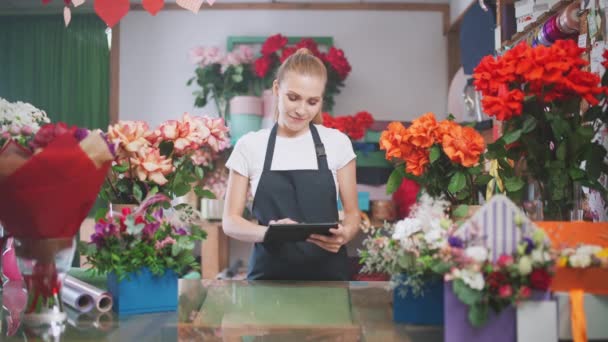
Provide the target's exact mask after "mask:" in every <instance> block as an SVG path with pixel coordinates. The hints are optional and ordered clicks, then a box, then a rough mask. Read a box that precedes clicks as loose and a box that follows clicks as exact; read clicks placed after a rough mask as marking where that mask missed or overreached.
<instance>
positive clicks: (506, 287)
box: [498, 285, 513, 298]
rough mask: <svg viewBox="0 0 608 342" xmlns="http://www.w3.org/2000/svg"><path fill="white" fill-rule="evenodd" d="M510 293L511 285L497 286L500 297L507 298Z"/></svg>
mask: <svg viewBox="0 0 608 342" xmlns="http://www.w3.org/2000/svg"><path fill="white" fill-rule="evenodd" d="M512 295H513V288H512V287H511V285H502V286H501V287H500V288H498V296H500V298H508V297H511V296H512Z"/></svg>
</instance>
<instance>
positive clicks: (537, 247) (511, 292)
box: [445, 217, 556, 326]
mask: <svg viewBox="0 0 608 342" xmlns="http://www.w3.org/2000/svg"><path fill="white" fill-rule="evenodd" d="M515 221H516V222H515V223H516V224H517V226H518V227H519V228H521V225H522V219H521V217H520V218H517V217H516V220H515ZM470 233H471V235H470V236H469V238H468V239H467V240H466V241H464V240H462V239H459V238H457V237H456V236H454V237H452V238H451V240H450V254H449V255H450V257H449V261H448V264H449V269H450V271H449V272H448V273H447V274H445V280H446V281H451V282H452V285H453V286H452V289H453V291H454V294H455V295H456V297H458V299H459V300H460V301H461V302H462V303H464V304H466V305H467V306H468V307H469V313H468V318H469V322H470V323H471V325H473V326H481V325H483V324H484V323H485V322H486V321H487V319H488V315H489V313H490V310H493V311H494V312H496V313H499V312H501V311H502V310H503V309H504V308H506V307H508V306H510V305H516V304H517V303H518V302H520V301H522V300H525V299H527V298H530V297H531V296H532V294H533V293H532V292H533V291H540V292H543V293H544V292H547V291H548V290H549V287H550V285H551V280H552V278H553V274H554V268H555V260H556V256H555V253H554V252H553V251H552V250H551V246H550V242H549V239H548V238H547V236H546V235H545V233H544V232H543V231H542V230H541V229H534V230H531V231H523V232H522V238H521V240H520V241H519V243H518V245H517V249H516V251H515V252H514V253H513V254H503V255H500V256H499V258H498V259H497V260H496V261H492V260H491V257H490V255H491V254H490V249H489V248H487V247H486V246H485V244H484V241H483V237H482V236H481V235H480V233H479V232H478V231H475V230H473V231H472V232H470Z"/></svg>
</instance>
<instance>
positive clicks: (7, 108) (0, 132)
mask: <svg viewBox="0 0 608 342" xmlns="http://www.w3.org/2000/svg"><path fill="white" fill-rule="evenodd" d="M50 122H51V121H50V120H49V118H48V116H47V115H46V112H45V111H43V110H40V109H38V108H36V107H34V106H32V105H31V104H29V103H24V102H15V103H11V102H8V101H7V100H5V99H3V98H1V97H0V147H2V146H4V144H5V143H6V142H7V141H9V140H13V141H16V142H18V143H19V144H21V145H22V146H24V147H27V146H28V143H29V141H30V140H31V139H32V138H33V137H34V134H36V132H38V130H39V129H40V127H41V126H43V125H44V124H47V123H50Z"/></svg>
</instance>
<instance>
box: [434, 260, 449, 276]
mask: <svg viewBox="0 0 608 342" xmlns="http://www.w3.org/2000/svg"><path fill="white" fill-rule="evenodd" d="M450 267H451V266H450V264H448V263H447V262H438V263H436V264H434V265H432V266H431V270H432V271H433V272H434V273H437V274H439V275H441V276H443V275H444V274H446V273H448V272H449V271H450Z"/></svg>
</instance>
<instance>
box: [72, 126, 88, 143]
mask: <svg viewBox="0 0 608 342" xmlns="http://www.w3.org/2000/svg"><path fill="white" fill-rule="evenodd" d="M88 135H89V130H88V129H86V128H80V127H79V128H78V129H76V132H74V138H76V140H78V141H82V140H84V138H86V137H87V136H88Z"/></svg>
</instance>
